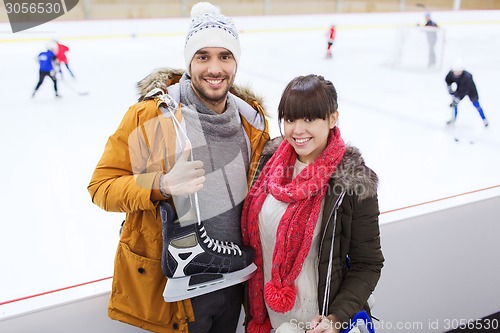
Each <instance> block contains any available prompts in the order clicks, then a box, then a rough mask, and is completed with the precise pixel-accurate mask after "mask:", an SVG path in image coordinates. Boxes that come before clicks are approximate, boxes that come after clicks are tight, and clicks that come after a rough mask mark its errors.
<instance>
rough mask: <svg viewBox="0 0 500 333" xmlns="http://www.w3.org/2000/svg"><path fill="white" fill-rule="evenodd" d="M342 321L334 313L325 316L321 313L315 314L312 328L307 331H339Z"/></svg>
mask: <svg viewBox="0 0 500 333" xmlns="http://www.w3.org/2000/svg"><path fill="white" fill-rule="evenodd" d="M341 324H342V322H341V321H340V320H338V318H337V317H336V316H334V315H329V316H328V317H323V316H320V315H317V316H315V317H314V318H313V319H312V320H311V327H314V328H313V329H311V330H308V331H306V333H339V332H340V328H341Z"/></svg>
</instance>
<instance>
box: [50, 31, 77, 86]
mask: <svg viewBox="0 0 500 333" xmlns="http://www.w3.org/2000/svg"><path fill="white" fill-rule="evenodd" d="M53 41H54V43H56V44H57V53H56V57H57V61H58V63H59V73H60V74H61V78H62V76H63V75H62V69H61V64H64V65H65V66H66V69H67V70H68V72H69V74H70V75H71V77H72V78H73V79H74V78H75V75H74V74H73V72H72V71H71V68H69V64H68V57H67V56H66V52H68V51H69V47H67V46H66V45H64V44H61V43H60V42H59V39H57V38H54V39H53Z"/></svg>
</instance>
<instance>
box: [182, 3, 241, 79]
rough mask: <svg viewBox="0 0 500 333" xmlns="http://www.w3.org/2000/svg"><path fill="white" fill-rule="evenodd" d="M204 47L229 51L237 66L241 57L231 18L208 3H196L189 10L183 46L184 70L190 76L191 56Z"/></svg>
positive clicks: (238, 41)
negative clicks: (189, 21)
mask: <svg viewBox="0 0 500 333" xmlns="http://www.w3.org/2000/svg"><path fill="white" fill-rule="evenodd" d="M204 47H223V48H225V49H227V50H229V51H230V52H231V53H232V54H233V56H234V59H235V60H236V64H238V62H239V60H240V55H241V49H240V40H239V37H238V31H237V30H236V27H235V26H234V22H233V20H232V19H231V18H229V17H227V16H224V15H222V14H221V12H220V9H219V8H217V7H215V6H214V5H212V4H211V3H209V2H198V3H197V4H195V5H194V6H193V8H192V9H191V24H190V26H189V30H188V33H187V36H186V44H185V46H184V59H185V61H186V70H187V72H188V74H190V75H191V73H190V72H191V71H190V65H191V60H192V59H193V56H194V55H195V53H196V52H198V50H200V49H202V48H204Z"/></svg>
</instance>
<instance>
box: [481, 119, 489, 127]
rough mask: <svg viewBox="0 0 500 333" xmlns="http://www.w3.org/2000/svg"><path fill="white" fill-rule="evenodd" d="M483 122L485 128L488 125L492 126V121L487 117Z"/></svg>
mask: <svg viewBox="0 0 500 333" xmlns="http://www.w3.org/2000/svg"><path fill="white" fill-rule="evenodd" d="M483 124H484V128H487V127H488V126H490V122H489V121H488V119H486V118H484V119H483Z"/></svg>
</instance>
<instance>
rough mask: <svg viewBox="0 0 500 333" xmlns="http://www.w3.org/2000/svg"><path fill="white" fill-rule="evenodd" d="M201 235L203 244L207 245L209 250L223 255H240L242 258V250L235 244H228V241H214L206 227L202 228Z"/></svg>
mask: <svg viewBox="0 0 500 333" xmlns="http://www.w3.org/2000/svg"><path fill="white" fill-rule="evenodd" d="M200 231H201V232H202V233H201V238H202V239H203V243H205V244H206V245H207V246H208V248H209V249H211V250H212V251H216V252H217V253H222V254H226V253H227V254H232V255H235V256H236V255H239V256H241V249H240V247H239V246H238V245H236V244H234V243H233V242H227V241H220V240H218V239H213V238H212V237H210V236H209V235H208V234H207V232H206V230H205V227H201V228H200Z"/></svg>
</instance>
